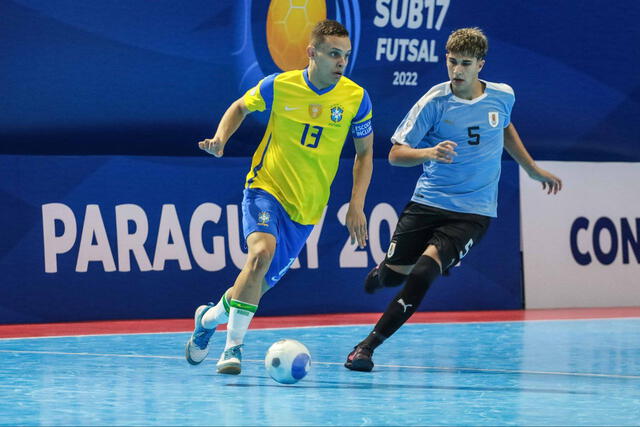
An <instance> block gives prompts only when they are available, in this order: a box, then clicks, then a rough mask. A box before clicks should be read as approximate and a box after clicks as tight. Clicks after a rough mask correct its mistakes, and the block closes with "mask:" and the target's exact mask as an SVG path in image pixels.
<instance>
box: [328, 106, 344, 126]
mask: <svg viewBox="0 0 640 427" xmlns="http://www.w3.org/2000/svg"><path fill="white" fill-rule="evenodd" d="M342 113H344V110H343V109H342V107H341V106H339V105H334V106H333V107H331V120H332V121H334V122H336V123H337V122H339V121H340V120H342Z"/></svg>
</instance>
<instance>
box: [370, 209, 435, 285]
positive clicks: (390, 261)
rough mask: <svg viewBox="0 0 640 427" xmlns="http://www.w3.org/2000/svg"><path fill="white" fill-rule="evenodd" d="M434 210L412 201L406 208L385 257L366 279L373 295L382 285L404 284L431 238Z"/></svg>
mask: <svg viewBox="0 0 640 427" xmlns="http://www.w3.org/2000/svg"><path fill="white" fill-rule="evenodd" d="M432 216H433V213H432V212H431V211H425V206H424V205H420V204H418V203H415V202H409V203H408V204H407V206H406V207H405V208H404V210H403V211H402V214H401V215H400V218H399V219H398V223H397V225H396V229H395V230H394V232H393V236H392V238H391V242H390V243H389V248H388V250H387V254H386V256H385V258H384V260H383V261H382V262H381V263H380V264H379V265H376V266H375V267H374V268H373V269H371V271H369V273H368V274H367V277H366V278H365V281H364V290H365V292H366V293H368V294H373V293H375V292H377V291H379V290H380V289H382V288H390V287H396V286H400V285H402V284H403V283H404V282H405V280H406V279H407V276H408V275H409V273H410V272H411V270H412V269H413V266H414V264H415V263H416V261H417V260H418V257H419V256H420V255H421V254H422V252H423V251H424V250H425V247H426V242H427V241H428V240H429V239H430V238H431V235H432V234H431V233H432V230H431V222H430V220H431V218H432Z"/></svg>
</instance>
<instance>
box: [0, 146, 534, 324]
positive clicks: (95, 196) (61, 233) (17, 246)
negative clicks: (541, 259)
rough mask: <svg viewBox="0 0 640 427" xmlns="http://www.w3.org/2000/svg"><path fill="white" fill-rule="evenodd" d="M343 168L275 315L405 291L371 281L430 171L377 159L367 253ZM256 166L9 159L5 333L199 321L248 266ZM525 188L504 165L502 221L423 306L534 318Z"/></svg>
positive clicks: (4, 172)
mask: <svg viewBox="0 0 640 427" xmlns="http://www.w3.org/2000/svg"><path fill="white" fill-rule="evenodd" d="M341 163H342V164H341V167H340V169H339V172H338V176H337V178H336V181H335V182H334V185H333V187H332V197H331V200H330V203H329V205H328V208H327V211H326V215H325V218H324V220H323V222H322V224H321V229H320V233H319V237H318V238H317V239H316V238H314V237H313V236H312V238H311V239H310V241H311V243H308V244H307V246H306V247H305V249H303V251H302V254H301V256H300V268H298V269H292V270H290V271H289V273H287V274H286V275H285V276H284V278H283V279H282V281H281V282H280V283H279V284H278V285H277V286H276V287H275V288H274V289H272V290H271V291H269V292H268V293H267V294H266V295H265V297H264V298H263V299H262V302H261V305H260V313H261V314H263V315H285V314H304V313H332V312H333V313H339V312H370V311H382V310H384V308H385V307H386V305H387V303H388V299H389V298H391V296H392V295H393V293H394V292H396V290H395V289H389V290H386V291H384V292H380V294H376V295H374V296H369V295H366V294H365V293H364V291H363V290H362V280H363V277H364V276H365V275H366V273H367V271H368V269H370V268H371V267H372V266H373V265H374V261H375V260H376V257H377V262H380V261H381V257H383V256H384V252H385V251H386V248H387V245H388V243H389V239H390V232H391V230H392V229H393V227H394V226H395V220H396V218H397V213H399V212H400V211H401V209H402V208H403V206H404V204H405V203H406V202H407V201H408V198H409V196H410V194H411V192H412V190H413V185H414V183H415V179H416V178H417V175H418V174H419V170H418V169H414V168H411V169H404V168H389V167H385V166H386V165H385V163H386V162H385V161H384V160H376V162H375V169H376V173H375V175H374V179H373V182H372V187H371V192H370V195H369V197H368V199H367V205H366V213H367V215H368V218H369V226H370V227H369V234H370V241H369V246H368V248H367V249H366V250H357V251H355V252H354V251H352V250H351V249H350V247H348V246H347V247H345V246H346V242H347V238H348V233H347V231H346V228H345V227H344V226H343V225H342V224H341V222H340V219H339V211H340V209H341V207H342V206H343V205H344V204H345V203H347V202H348V200H349V197H350V194H351V166H352V162H351V161H349V160H343V161H342V162H341ZM248 168H249V160H248V159H233V158H230V159H214V158H213V157H206V158H204V157H203V158H176V157H123V156H109V157H107V156H98V157H96V156H84V157H73V156H56V157H50V156H13V155H7V156H0V204H1V205H2V206H4V207H6V208H5V209H2V211H1V212H0V221H1V222H2V224H3V238H2V242H1V244H0V271H2V285H1V286H0V323H21V322H52V321H74V320H99V319H149V318H176V317H177V318H182V317H189V316H190V315H191V314H192V313H193V310H194V307H196V306H197V305H199V304H203V303H206V302H207V301H208V300H214V299H216V298H219V296H220V294H221V293H222V291H224V289H226V287H227V286H229V285H230V284H231V283H232V282H233V280H234V279H235V277H236V275H237V274H238V272H239V267H240V266H241V265H242V262H243V261H242V252H241V244H240V243H239V242H240V241H241V237H239V236H240V233H241V228H240V226H239V224H240V222H239V218H238V209H237V208H238V205H239V204H240V201H241V199H242V186H243V182H244V176H245V175H246V172H247V170H248ZM34 171H37V172H36V173H34ZM517 188H518V176H517V168H516V167H515V164H514V163H513V162H504V165H503V179H502V183H501V191H502V193H501V196H500V203H501V204H500V212H499V215H500V217H499V219H498V220H497V221H495V222H494V224H493V225H492V226H491V228H490V230H489V232H488V234H487V235H486V236H485V238H484V239H483V240H482V241H481V242H480V243H479V244H478V245H477V247H474V248H473V250H471V251H470V253H469V255H468V256H467V257H465V258H464V259H463V261H462V262H463V263H464V268H453V269H452V270H453V271H452V274H451V276H450V277H448V278H446V279H442V280H440V281H438V282H437V283H436V284H435V285H434V287H433V289H432V291H430V294H429V298H427V300H426V301H425V303H424V304H423V306H422V307H421V309H422V310H465V309H518V308H522V289H521V284H520V271H521V266H520V257H519V252H518V250H519V247H518V245H519V240H518V237H517V232H518V229H519V223H518V221H519V217H518V213H517V209H514V207H515V206H516V205H517V203H518V200H517V194H518V192H517ZM53 204H57V205H53ZM214 205H215V206H217V207H218V208H216V207H215V206H214ZM123 206H124V207H125V209H123V210H120V211H118V209H122V207H123ZM218 209H219V210H218ZM344 214H345V211H344V210H343V211H342V218H344ZM118 223H119V224H120V225H118ZM390 223H392V224H390ZM136 236H138V237H140V239H138V238H137V237H136ZM316 242H317V245H316ZM136 247H137V248H139V250H138V251H137V252H136ZM309 248H311V249H309ZM211 254H212V255H211ZM145 264H146V267H145V266H144V265H145ZM127 266H128V267H127ZM83 270H84V271H83ZM127 270H128V271H127ZM143 270H146V271H143Z"/></svg>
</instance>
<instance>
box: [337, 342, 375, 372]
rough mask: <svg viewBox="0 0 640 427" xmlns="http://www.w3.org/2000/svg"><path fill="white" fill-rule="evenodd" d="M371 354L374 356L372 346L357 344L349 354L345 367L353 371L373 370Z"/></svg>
mask: <svg viewBox="0 0 640 427" xmlns="http://www.w3.org/2000/svg"><path fill="white" fill-rule="evenodd" d="M371 356H373V349H371V347H369V346H365V345H363V346H360V345H357V346H355V347H354V348H353V351H352V352H351V353H349V355H348V356H347V361H346V362H344V367H345V368H347V369H351V370H352V371H362V372H371V370H372V369H373V360H372V359H371Z"/></svg>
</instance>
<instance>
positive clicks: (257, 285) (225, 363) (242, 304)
mask: <svg viewBox="0 0 640 427" xmlns="http://www.w3.org/2000/svg"><path fill="white" fill-rule="evenodd" d="M258 196H259V197H258V199H260V203H258V207H259V213H258V214H257V215H256V213H255V212H254V213H253V214H252V213H251V212H245V211H250V209H244V206H243V213H244V215H243V218H249V219H248V220H247V222H250V218H257V219H258V221H259V222H258V223H257V225H256V226H257V227H258V226H259V227H261V228H258V230H262V229H263V230H265V232H260V231H258V232H254V233H252V234H250V235H249V236H248V238H247V244H248V246H249V254H248V257H247V262H246V264H245V267H244V268H243V270H242V271H241V272H240V274H239V276H238V279H237V280H236V283H235V284H234V287H233V289H232V298H231V301H230V303H229V305H230V311H229V323H228V325H227V342H226V345H225V349H224V351H223V353H222V356H221V357H220V360H219V361H218V364H217V369H218V372H219V373H223V374H239V373H240V363H241V360H242V347H243V345H244V337H245V335H246V333H247V330H248V328H249V324H250V323H251V320H252V319H253V316H254V314H255V312H256V311H257V309H258V303H259V301H260V298H261V296H262V295H263V294H264V293H265V292H266V291H267V290H268V289H270V288H271V287H273V286H274V285H275V284H276V283H277V282H278V281H279V280H280V278H282V276H283V275H284V274H285V273H286V272H287V271H288V270H289V267H290V266H291V264H293V262H294V261H295V259H296V258H297V256H298V254H299V253H300V251H301V250H302V247H303V246H304V243H305V242H306V240H307V238H308V237H309V234H310V233H311V231H312V230H313V226H311V225H301V224H298V223H295V222H294V221H292V220H291V219H290V218H289V216H288V214H287V213H286V211H285V210H284V208H283V207H282V206H281V205H280V203H279V202H278V201H277V200H276V199H275V198H274V197H273V196H271V195H270V194H268V193H265V192H261V193H259V194H258ZM267 208H268V215H265V214H264V213H265V212H267V211H265V209H267ZM256 212H257V211H256ZM243 222H244V219H243ZM254 228H255V227H254V226H248V227H245V235H246V232H247V230H248V229H254Z"/></svg>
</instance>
